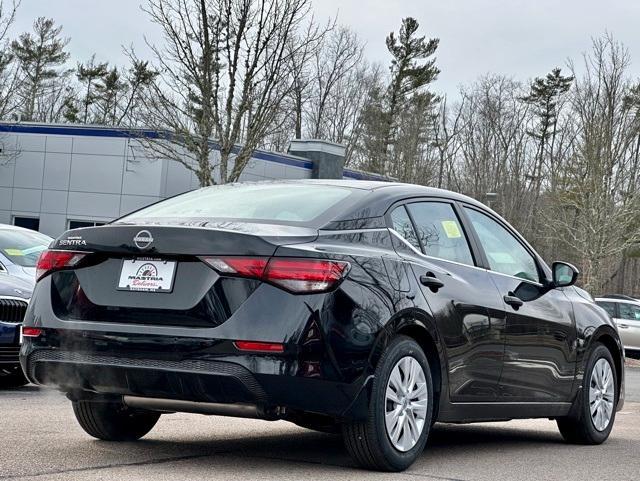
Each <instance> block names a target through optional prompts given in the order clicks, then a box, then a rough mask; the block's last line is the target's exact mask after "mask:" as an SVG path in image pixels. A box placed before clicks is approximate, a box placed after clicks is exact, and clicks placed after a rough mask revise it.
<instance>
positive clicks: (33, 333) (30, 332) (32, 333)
mask: <svg viewBox="0 0 640 481" xmlns="http://www.w3.org/2000/svg"><path fill="white" fill-rule="evenodd" d="M40 334H42V329H38V328H37V327H25V326H22V337H38V336H40Z"/></svg>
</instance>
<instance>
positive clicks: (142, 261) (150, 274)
mask: <svg viewBox="0 0 640 481" xmlns="http://www.w3.org/2000/svg"><path fill="white" fill-rule="evenodd" d="M177 266H178V263H177V262H176V261H171V260H167V259H157V258H152V257H134V258H128V259H122V264H121V265H120V276H119V278H118V284H117V286H116V289H117V290H118V291H125V292H152V293H159V294H160V293H164V294H167V293H170V292H173V286H174V283H175V277H176V270H177Z"/></svg>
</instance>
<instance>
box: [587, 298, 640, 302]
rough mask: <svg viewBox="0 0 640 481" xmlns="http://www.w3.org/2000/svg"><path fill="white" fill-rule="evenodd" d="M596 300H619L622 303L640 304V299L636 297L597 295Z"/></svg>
mask: <svg viewBox="0 0 640 481" xmlns="http://www.w3.org/2000/svg"><path fill="white" fill-rule="evenodd" d="M595 301H596V302H598V301H600V302H617V303H620V304H640V299H634V298H633V297H630V298H628V299H621V298H619V297H596V298H595Z"/></svg>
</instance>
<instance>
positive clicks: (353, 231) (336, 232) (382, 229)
mask: <svg viewBox="0 0 640 481" xmlns="http://www.w3.org/2000/svg"><path fill="white" fill-rule="evenodd" d="M388 230H389V229H388V228H387V227H371V228H365V229H344V230H323V229H320V230H318V235H319V236H324V235H341V234H359V233H362V232H364V233H368V232H385V231H388Z"/></svg>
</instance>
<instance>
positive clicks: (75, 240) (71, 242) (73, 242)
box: [58, 235, 87, 246]
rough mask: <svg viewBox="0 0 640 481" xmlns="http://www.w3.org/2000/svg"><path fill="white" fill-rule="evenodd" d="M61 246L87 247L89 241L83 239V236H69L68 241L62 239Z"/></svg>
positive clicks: (59, 242) (59, 243)
mask: <svg viewBox="0 0 640 481" xmlns="http://www.w3.org/2000/svg"><path fill="white" fill-rule="evenodd" d="M58 245H59V246H86V245H87V241H86V240H84V239H83V238H82V236H79V235H75V236H69V237H67V238H66V239H60V240H59V241H58Z"/></svg>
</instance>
